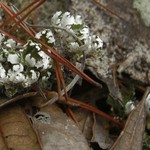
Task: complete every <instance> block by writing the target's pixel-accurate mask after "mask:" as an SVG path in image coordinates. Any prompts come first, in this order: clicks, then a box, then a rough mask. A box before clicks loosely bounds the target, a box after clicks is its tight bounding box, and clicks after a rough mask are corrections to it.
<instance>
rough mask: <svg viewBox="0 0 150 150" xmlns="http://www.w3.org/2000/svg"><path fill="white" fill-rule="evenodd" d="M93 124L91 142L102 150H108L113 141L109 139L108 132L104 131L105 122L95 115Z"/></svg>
mask: <svg viewBox="0 0 150 150" xmlns="http://www.w3.org/2000/svg"><path fill="white" fill-rule="evenodd" d="M94 118H95V119H94V120H95V121H94V122H95V123H94V126H93V137H92V140H91V141H92V142H96V143H98V145H99V147H100V148H102V149H108V148H110V146H111V145H112V144H113V140H112V139H110V137H109V131H108V130H107V129H106V126H107V124H108V123H107V121H106V120H105V119H104V118H102V117H100V116H98V115H95V117H94Z"/></svg>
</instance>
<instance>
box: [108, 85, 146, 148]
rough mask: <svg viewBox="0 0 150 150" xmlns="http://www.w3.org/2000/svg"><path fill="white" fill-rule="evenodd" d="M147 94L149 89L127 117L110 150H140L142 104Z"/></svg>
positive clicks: (143, 110)
mask: <svg viewBox="0 0 150 150" xmlns="http://www.w3.org/2000/svg"><path fill="white" fill-rule="evenodd" d="M148 93H149V88H148V89H147V91H146V92H145V94H144V96H143V99H142V101H141V102H140V103H139V104H138V106H137V107H136V109H135V110H134V111H133V112H131V114H130V115H129V117H128V120H127V122H126V125H125V128H124V130H123V131H122V133H121V134H120V136H119V137H118V139H117V140H116V142H115V143H114V145H113V146H112V147H111V149H110V150H142V146H143V144H142V143H143V133H144V130H145V118H146V113H145V107H144V102H145V98H146V97H147V94H148Z"/></svg>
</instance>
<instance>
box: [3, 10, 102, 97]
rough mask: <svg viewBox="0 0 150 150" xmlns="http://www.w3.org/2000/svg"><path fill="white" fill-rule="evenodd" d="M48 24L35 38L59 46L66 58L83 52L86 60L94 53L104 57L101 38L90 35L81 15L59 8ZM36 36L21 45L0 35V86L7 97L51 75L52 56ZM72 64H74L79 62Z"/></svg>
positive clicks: (80, 56) (75, 56)
mask: <svg viewBox="0 0 150 150" xmlns="http://www.w3.org/2000/svg"><path fill="white" fill-rule="evenodd" d="M51 24H52V25H51V27H50V28H49V29H44V30H41V31H39V32H38V33H37V34H36V35H35V39H40V40H42V41H43V42H45V44H47V45H49V46H52V47H54V48H55V49H56V50H58V49H59V48H60V47H58V45H61V48H62V49H61V54H62V55H63V56H64V57H65V56H66V54H67V53H68V54H67V56H69V57H70V58H69V59H70V60H72V58H74V59H75V60H77V59H79V58H82V57H83V55H86V57H87V59H88V58H90V57H92V56H93V55H97V56H99V57H98V59H101V58H102V57H104V54H102V52H103V51H102V48H103V42H102V40H101V39H100V37H98V36H96V35H92V34H90V30H89V27H88V26H87V25H85V23H84V22H83V20H82V18H81V16H79V15H76V16H75V17H74V16H72V15H71V14H70V12H65V13H62V12H61V11H58V12H56V13H55V14H54V15H53V17H52V18H51ZM51 28H52V29H51ZM55 36H57V38H55ZM58 37H59V39H60V40H58ZM35 39H30V40H27V43H26V44H25V45H23V44H20V43H17V42H15V41H14V40H12V39H9V38H7V37H5V35H4V34H0V47H1V48H0V87H1V88H2V89H3V90H4V91H5V94H6V95H7V96H8V97H12V96H14V95H15V94H16V93H17V92H19V91H20V90H21V89H23V88H28V87H30V86H31V85H32V84H34V83H38V82H41V81H46V80H47V79H48V78H49V77H50V75H51V69H52V59H51V58H50V57H49V56H48V55H46V54H45V53H44V52H43V51H42V49H43V47H42V46H41V45H40V44H39V43H37V42H35V41H36V40H35ZM58 51H60V50H58ZM74 63H75V64H76V65H77V64H79V63H80V62H74Z"/></svg>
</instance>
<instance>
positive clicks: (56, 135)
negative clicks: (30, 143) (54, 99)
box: [32, 104, 90, 150]
mask: <svg viewBox="0 0 150 150" xmlns="http://www.w3.org/2000/svg"><path fill="white" fill-rule="evenodd" d="M32 120H33V126H34V128H35V129H36V130H37V133H38V135H39V139H40V141H41V143H42V146H43V149H44V150H50V149H55V150H69V149H71V150H78V149H80V150H89V149H90V148H89V146H88V143H87V141H86V139H85V137H84V136H83V134H82V133H81V131H80V130H79V129H78V127H77V126H76V124H75V123H74V122H73V121H72V120H71V119H70V118H69V117H67V116H66V115H65V114H64V113H63V112H62V110H61V109H60V108H59V107H58V106H57V105H54V104H53V105H48V106H46V107H43V108H41V110H40V112H38V114H35V115H34V117H33V118H32Z"/></svg>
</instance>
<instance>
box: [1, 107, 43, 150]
mask: <svg viewBox="0 0 150 150" xmlns="http://www.w3.org/2000/svg"><path fill="white" fill-rule="evenodd" d="M0 128H1V134H0V149H1V150H5V149H7V150H8V149H12V150H41V146H40V144H39V142H38V140H37V136H36V134H35V132H34V130H33V128H32V126H31V123H30V121H29V120H28V118H27V116H26V114H25V113H24V111H23V110H22V108H21V107H20V106H18V105H16V106H12V105H10V106H9V107H6V108H3V109H1V110H0Z"/></svg>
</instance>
